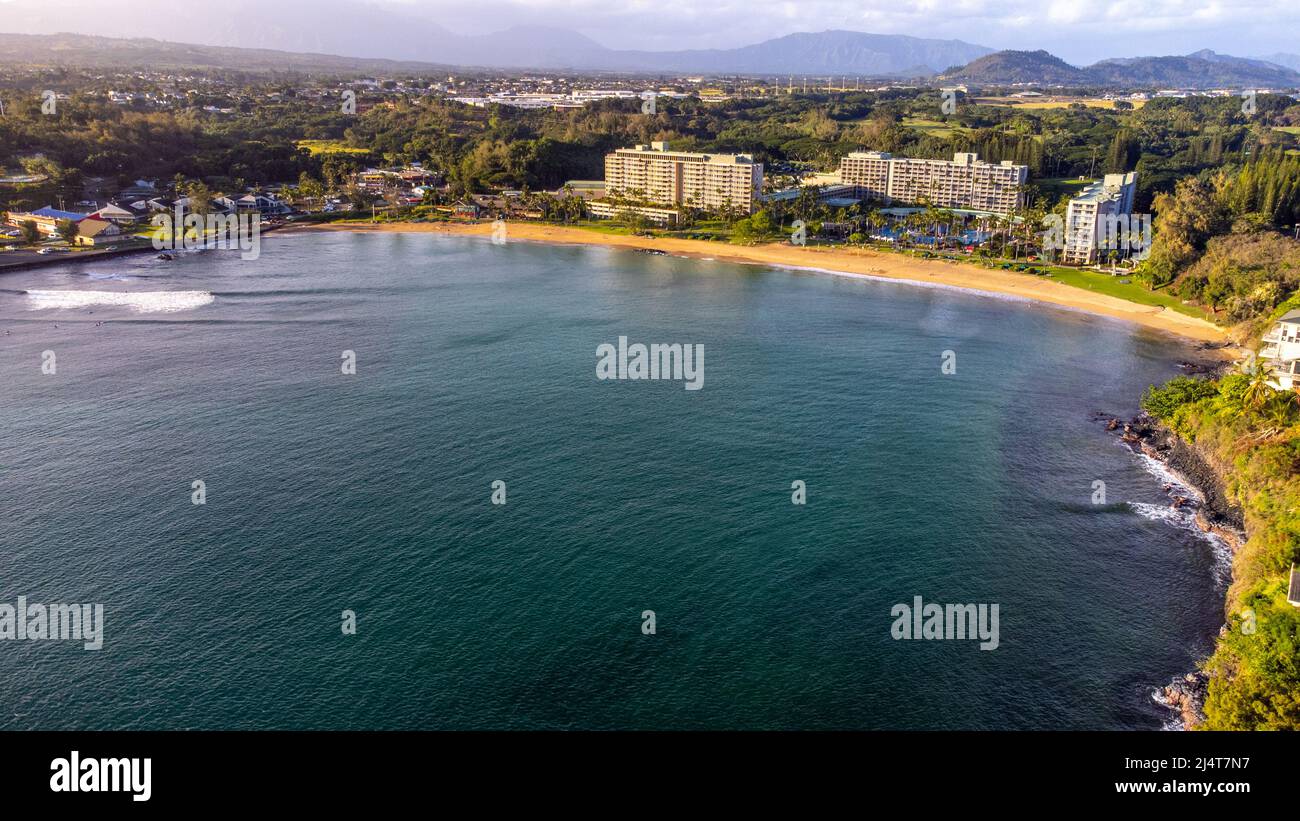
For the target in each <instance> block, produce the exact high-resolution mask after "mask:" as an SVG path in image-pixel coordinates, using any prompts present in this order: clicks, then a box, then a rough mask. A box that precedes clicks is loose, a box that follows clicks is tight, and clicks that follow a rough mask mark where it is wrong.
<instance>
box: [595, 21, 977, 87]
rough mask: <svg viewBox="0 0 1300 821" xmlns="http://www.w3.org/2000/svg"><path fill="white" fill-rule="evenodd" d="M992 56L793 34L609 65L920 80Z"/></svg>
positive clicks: (852, 35) (622, 56)
mask: <svg viewBox="0 0 1300 821" xmlns="http://www.w3.org/2000/svg"><path fill="white" fill-rule="evenodd" d="M991 51H992V49H990V48H986V47H984V46H977V45H973V44H971V43H966V42H963V41H961V40H928V39H924V38H920V37H907V36H904V35H901V34H865V33H863V32H859V31H834V30H833V31H823V32H818V33H815V34H814V33H806V32H805V33H798V34H787V35H786V36H784V37H778V38H776V39H775V40H766V41H764V42H762V43H757V44H755V45H752V46H744V47H742V48H734V49H703V50H693V51H617V52H610V53H609V54H608V55H606V56H605V58H604V59H605V62H606V63H607V64H608V65H609V66H610V67H616V68H622V69H633V70H641V71H647V70H649V71H667V72H676V73H685V72H700V73H709V74H828V75H835V74H847V75H866V76H872V77H888V76H894V77H899V76H902V77H914V76H923V75H929V74H934V73H936V72H939V71H942V70H943V69H944V68H946V67H947V66H951V65H961V64H965V63H967V62H970V61H971V60H974V59H975V58H977V57H979V56H981V55H984V54H988V53H990V52H991Z"/></svg>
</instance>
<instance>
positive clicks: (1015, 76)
mask: <svg viewBox="0 0 1300 821" xmlns="http://www.w3.org/2000/svg"><path fill="white" fill-rule="evenodd" d="M943 79H944V80H947V81H960V82H964V83H971V84H978V85H1013V84H1017V83H1033V84H1036V85H1043V86H1054V85H1058V86H1082V85H1098V86H1112V87H1114V86H1118V87H1128V88H1241V87H1244V86H1257V87H1260V88H1295V87H1300V73H1298V72H1296V71H1295V70H1293V69H1290V68H1287V67H1284V66H1282V65H1279V64H1277V63H1274V62H1270V61H1266V60H1256V59H1247V58H1244V57H1232V56H1230V55H1226V54H1217V53H1215V52H1213V51H1210V50H1208V49H1206V50H1204V51H1198V52H1195V53H1193V54H1188V55H1186V56H1181V57H1177V56H1175V57H1126V58H1116V59H1111V60H1102V61H1101V62H1098V63H1094V64H1093V65H1091V66H1087V67H1084V68H1076V67H1075V66H1072V65H1070V64H1069V63H1066V62H1065V61H1063V60H1061V59H1060V58H1058V57H1055V56H1053V55H1051V54H1048V53H1047V52H1046V51H999V52H996V53H994V54H989V55H987V56H985V57H981V58H980V59H978V60H975V61H974V62H972V63H970V64H969V65H966V66H963V67H962V68H960V69H957V70H954V71H949V72H946V73H945V74H944V75H943Z"/></svg>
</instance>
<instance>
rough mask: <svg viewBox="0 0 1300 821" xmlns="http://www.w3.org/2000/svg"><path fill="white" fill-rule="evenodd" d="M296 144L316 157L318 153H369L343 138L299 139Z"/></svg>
mask: <svg viewBox="0 0 1300 821" xmlns="http://www.w3.org/2000/svg"><path fill="white" fill-rule="evenodd" d="M296 145H297V146H298V147H299V148H305V149H307V150H308V151H310V152H311V155H312V156H313V157H315V156H316V155H317V154H369V153H370V152H369V151H367V150H366V149H364V148H352V147H350V146H347V145H345V144H344V143H343V141H342V140H298V142H297V143H296Z"/></svg>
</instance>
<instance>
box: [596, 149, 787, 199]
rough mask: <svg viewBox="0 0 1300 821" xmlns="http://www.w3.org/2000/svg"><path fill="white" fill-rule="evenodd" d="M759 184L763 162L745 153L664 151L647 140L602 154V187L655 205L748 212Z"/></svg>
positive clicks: (607, 191) (617, 195) (757, 191)
mask: <svg viewBox="0 0 1300 821" xmlns="http://www.w3.org/2000/svg"><path fill="white" fill-rule="evenodd" d="M762 189H763V164H762V163H756V162H754V158H753V157H751V156H749V155H748V154H694V153H690V152H686V151H669V150H668V143H665V142H653V143H650V144H649V145H638V146H636V147H635V148H620V149H618V150H617V151H615V152H614V153H612V154H607V155H605V191H606V193H607V194H608V195H609V196H612V197H629V198H634V199H638V200H641V201H643V202H644V203H646V204H648V205H657V206H670V207H673V206H689V207H692V208H701V209H704V210H706V211H716V210H721V209H723V208H727V207H730V208H733V209H737V210H739V211H741V212H742V213H746V214H752V213H754V211H756V210H757V209H758V206H759V196H760V193H761V192H762Z"/></svg>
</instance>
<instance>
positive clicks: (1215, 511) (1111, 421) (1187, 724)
mask: <svg viewBox="0 0 1300 821" xmlns="http://www.w3.org/2000/svg"><path fill="white" fill-rule="evenodd" d="M1097 418H1098V419H1099V420H1101V421H1104V422H1105V423H1106V429H1107V430H1108V431H1111V432H1113V433H1115V434H1117V435H1118V436H1119V437H1120V439H1121V440H1122V441H1123V442H1124V443H1125V444H1126V445H1128V447H1129V448H1130V449H1132V450H1133V452H1134V453H1141V454H1144V455H1146V456H1148V457H1150V458H1152V459H1155V460H1157V461H1159V462H1161V463H1162V464H1164V465H1166V466H1167V467H1168V468H1169V469H1170V470H1171V471H1173V473H1174V474H1175V475H1176V476H1178V477H1179V478H1180V479H1181V480H1184V484H1185V485H1186V486H1187V487H1189V488H1193V489H1194V490H1195V491H1196V492H1198V493H1199V494H1200V495H1201V497H1202V498H1201V499H1199V500H1198V499H1194V498H1188V497H1184V496H1180V495H1178V494H1177V493H1176V492H1175V490H1174V488H1173V487H1172V486H1166V488H1165V490H1166V491H1168V492H1170V496H1171V499H1172V504H1173V506H1174V507H1176V508H1190V509H1192V510H1193V511H1194V514H1195V521H1196V525H1197V527H1199V528H1200V529H1201V530H1202V531H1204V532H1207V533H1213V534H1214V535H1216V536H1218V537H1219V538H1220V539H1222V540H1223V541H1224V542H1225V543H1226V544H1227V545H1228V548H1229V550H1231V551H1232V553H1233V555H1236V553H1237V551H1238V550H1240V549H1241V546H1242V544H1244V543H1245V540H1246V534H1245V517H1244V515H1243V513H1242V511H1241V509H1240V508H1238V507H1236V506H1235V505H1233V504H1232V503H1231V502H1230V501H1229V500H1228V496H1227V493H1226V491H1225V489H1224V481H1223V476H1222V474H1221V473H1220V472H1219V471H1218V470H1217V469H1216V468H1215V467H1214V466H1213V465H1211V464H1210V463H1209V462H1208V461H1207V460H1206V459H1205V457H1204V456H1203V455H1202V454H1201V453H1200V451H1199V450H1197V448H1196V447H1195V445H1193V444H1190V443H1188V442H1185V441H1183V439H1182V438H1180V437H1179V436H1178V435H1177V434H1176V433H1174V432H1173V431H1172V430H1170V429H1168V428H1167V427H1165V426H1164V425H1162V424H1160V423H1159V422H1157V421H1156V420H1155V419H1153V418H1151V417H1150V416H1148V415H1147V414H1145V413H1142V414H1139V415H1138V416H1136V417H1134V418H1133V419H1130V420H1128V421H1125V420H1123V419H1120V418H1119V417H1115V416H1109V415H1106V414H1098V415H1097ZM1209 680H1210V677H1209V675H1208V674H1207V673H1205V672H1203V671H1200V670H1196V671H1193V672H1190V673H1187V674H1185V675H1182V676H1177V677H1175V678H1174V679H1173V681H1171V682H1170V683H1169V684H1167V685H1165V686H1164V687H1162V688H1160V689H1159V690H1157V692H1156V694H1155V698H1156V701H1157V702H1159V703H1160V704H1163V705H1164V706H1166V707H1168V708H1169V709H1171V710H1174V711H1176V712H1178V713H1179V715H1180V716H1181V718H1182V724H1183V729H1187V730H1190V729H1192V728H1194V727H1196V726H1197V725H1198V724H1200V723H1201V722H1203V721H1205V698H1206V696H1207V695H1208V692H1209Z"/></svg>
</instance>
